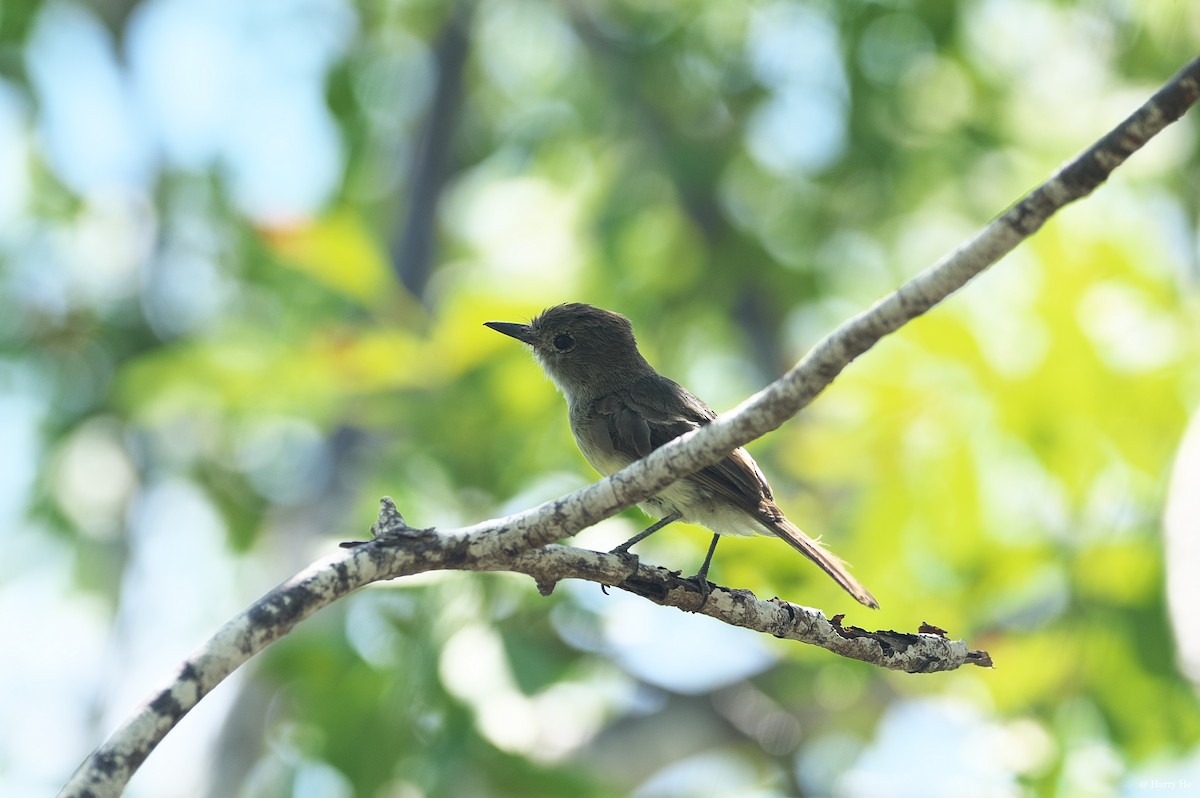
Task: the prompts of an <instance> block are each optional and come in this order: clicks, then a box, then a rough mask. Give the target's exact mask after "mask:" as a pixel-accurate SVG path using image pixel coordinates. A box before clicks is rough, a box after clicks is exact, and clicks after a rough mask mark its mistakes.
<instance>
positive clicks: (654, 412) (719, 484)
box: [593, 375, 772, 515]
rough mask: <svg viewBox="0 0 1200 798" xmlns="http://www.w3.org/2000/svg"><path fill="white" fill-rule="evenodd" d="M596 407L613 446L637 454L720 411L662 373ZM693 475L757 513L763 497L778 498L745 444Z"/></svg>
mask: <svg viewBox="0 0 1200 798" xmlns="http://www.w3.org/2000/svg"><path fill="white" fill-rule="evenodd" d="M593 410H594V412H596V413H597V414H598V415H599V416H600V418H601V419H602V421H603V424H602V426H603V427H604V429H605V432H606V433H607V435H608V438H609V439H610V440H611V442H612V446H613V449H614V450H615V451H617V452H620V453H621V454H622V455H624V456H627V457H629V459H631V460H636V459H640V458H642V457H645V456H646V455H648V454H649V453H650V452H652V451H653V450H655V449H657V448H658V447H660V446H662V445H663V444H664V443H666V442H667V441H670V440H673V439H675V438H678V437H679V436H680V435H682V434H684V433H685V432H690V431H691V430H694V429H697V428H698V427H702V426H704V425H705V424H707V423H709V422H710V421H712V420H713V419H714V418H716V413H714V412H713V411H712V409H711V408H709V406H708V405H706V404H704V402H702V401H701V400H700V399H698V398H697V397H695V396H694V395H692V394H691V393H690V392H688V390H687V389H686V388H684V387H683V386H681V385H679V384H678V383H676V382H673V381H672V380H669V379H667V378H666V377H662V376H659V375H654V376H652V377H645V378H643V379H641V380H639V381H637V382H635V383H634V384H633V385H632V386H630V387H629V389H628V390H627V391H619V392H616V393H613V394H610V395H609V396H606V397H604V398H603V399H601V400H599V401H597V402H596V403H595V404H594V405H593ZM691 479H693V480H695V481H696V482H699V483H700V484H701V485H704V486H705V487H707V488H709V489H710V490H712V491H714V492H715V493H717V494H718V495H721V496H724V497H725V498H727V499H729V500H730V501H732V502H734V503H735V504H737V505H738V506H740V507H742V508H744V509H745V510H746V511H747V512H749V513H751V514H754V515H757V514H758V513H760V512H761V508H762V504H763V499H766V500H767V501H768V502H770V501H771V498H772V497H771V487H770V486H769V485H768V484H767V480H766V478H765V477H764V476H763V474H762V472H761V471H760V470H759V468H758V465H757V464H756V463H755V462H754V460H753V458H751V457H750V455H749V454H748V453H747V452H746V450H745V449H742V448H738V449H735V450H734V451H733V452H732V453H730V454H729V455H728V456H727V457H725V458H724V459H722V460H721V461H720V462H718V463H716V464H715V465H711V466H708V467H706V468H702V469H700V470H699V471H697V472H696V473H694V474H692V475H691Z"/></svg>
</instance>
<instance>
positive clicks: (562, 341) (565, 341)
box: [554, 333, 575, 352]
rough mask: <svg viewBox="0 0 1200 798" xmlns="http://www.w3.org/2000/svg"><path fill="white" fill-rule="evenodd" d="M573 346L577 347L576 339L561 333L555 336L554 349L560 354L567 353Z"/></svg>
mask: <svg viewBox="0 0 1200 798" xmlns="http://www.w3.org/2000/svg"><path fill="white" fill-rule="evenodd" d="M573 346H575V339H574V338H572V337H571V336H569V335H567V334H566V333H559V334H558V335H556V336H554V348H555V349H557V350H558V351H559V352H566V351H567V350H568V349H570V348H571V347H573Z"/></svg>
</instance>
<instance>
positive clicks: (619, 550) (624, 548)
mask: <svg viewBox="0 0 1200 798" xmlns="http://www.w3.org/2000/svg"><path fill="white" fill-rule="evenodd" d="M681 517H682V516H681V515H680V514H679V513H671V514H670V515H668V516H666V517H665V518H660V519H658V520H657V521H655V522H654V523H653V524H651V525H650V526H648V527H646V528H645V529H643V530H642V531H641V532H638V533H637V534H636V535H634V536H633V537H631V538H630V539H629V540H627V541H625V542H624V543H622V544H621V545H620V546H617V547H616V548H615V549H613V550H612V551H610V552H609V554H625V553H626V552H628V551H629V549H630V547H631V546H633V545H634V544H635V543H641V542H642V541H643V540H645V539H646V538H648V537H650V536H651V535H653V534H654V533H655V532H657V531H658V530H660V529H662V528H663V527H664V526H666V525H667V524H671V523H674V522H675V521H678V520H679V519H680V518H681Z"/></svg>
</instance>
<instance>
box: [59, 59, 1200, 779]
mask: <svg viewBox="0 0 1200 798" xmlns="http://www.w3.org/2000/svg"><path fill="white" fill-rule="evenodd" d="M1197 98H1200V58H1197V59H1195V60H1193V61H1192V62H1190V63H1189V64H1188V65H1187V66H1186V67H1184V68H1183V69H1182V70H1181V71H1180V72H1179V73H1178V74H1177V75H1175V77H1173V78H1172V79H1171V80H1170V81H1169V82H1168V83H1167V84H1166V85H1165V86H1164V87H1163V88H1162V89H1161V90H1160V91H1159V92H1158V93H1156V94H1155V95H1154V96H1153V97H1152V98H1150V100H1148V101H1147V102H1146V103H1145V104H1144V105H1143V106H1142V107H1141V108H1139V109H1138V110H1137V111H1136V112H1135V113H1134V114H1133V115H1132V116H1130V117H1129V118H1128V119H1126V120H1125V121H1123V122H1122V123H1121V124H1120V125H1118V126H1117V127H1116V128H1114V129H1113V130H1112V131H1111V132H1110V133H1108V134H1107V135H1106V136H1104V137H1103V138H1102V139H1100V140H1099V141H1098V142H1096V144H1094V145H1093V146H1092V147H1090V148H1088V149H1087V150H1086V151H1085V152H1084V153H1083V154H1081V155H1080V156H1079V157H1077V158H1076V159H1074V160H1073V161H1071V162H1070V163H1068V164H1067V165H1066V166H1064V167H1063V168H1062V169H1060V170H1059V171H1058V173H1057V174H1055V175H1054V176H1053V177H1051V178H1050V179H1049V180H1047V181H1046V182H1045V183H1044V184H1042V185H1041V186H1039V187H1038V188H1037V189H1036V190H1034V191H1033V192H1031V193H1030V194H1029V195H1027V196H1026V197H1025V198H1023V199H1022V200H1021V201H1020V202H1018V203H1017V204H1015V205H1013V206H1012V207H1011V208H1010V209H1009V210H1008V211H1006V212H1005V213H1004V214H1002V215H1001V216H999V217H998V218H997V219H995V220H994V221H993V222H992V223H991V224H989V225H988V226H987V227H985V228H984V229H983V230H982V231H980V232H979V233H978V234H977V235H976V236H974V237H973V238H972V239H971V240H969V241H967V242H966V243H965V244H963V245H962V246H961V247H960V248H959V249H957V250H956V251H954V252H953V253H951V254H950V255H948V256H946V257H945V258H943V259H942V260H941V261H939V262H938V263H937V264H935V265H934V266H932V267H930V268H929V269H928V270H927V271H925V272H923V273H921V274H919V275H917V276H916V277H914V278H913V279H912V280H910V281H908V282H907V283H905V284H904V285H902V286H901V287H900V288H899V289H898V290H897V291H895V292H894V293H892V294H889V295H888V296H886V297H884V298H883V299H882V300H880V301H879V302H878V303H876V304H875V305H874V306H873V307H871V308H870V309H868V310H866V311H864V312H863V313H861V314H859V315H858V316H855V317H854V318H852V319H850V320H849V321H847V322H845V323H844V324H842V325H841V326H840V327H838V328H837V329H836V330H834V331H833V333H831V334H830V335H829V336H827V337H826V338H825V339H823V340H822V341H821V342H820V343H818V344H817V346H815V347H814V348H813V349H812V351H810V352H809V353H808V354H807V355H806V356H805V357H804V359H803V360H801V361H800V362H799V363H798V364H796V366H795V367H794V368H793V369H791V370H790V371H789V372H788V373H787V374H785V375H784V376H783V377H781V378H780V379H778V380H776V381H775V382H773V383H771V384H770V385H768V386H767V387H766V388H764V389H763V390H762V391H760V392H758V393H757V394H755V395H754V396H752V397H751V398H750V399H748V400H746V401H745V402H743V403H742V404H741V405H740V406H738V407H737V408H735V409H734V410H733V411H731V412H729V413H727V414H724V415H722V416H720V417H719V418H718V419H716V420H715V421H714V422H712V423H711V424H709V425H707V426H706V427H704V428H702V429H700V430H697V431H695V432H692V433H689V434H687V435H684V436H682V437H681V438H679V439H677V440H675V441H672V442H671V443H669V444H667V445H665V446H663V447H662V448H660V449H658V450H656V451H654V452H652V453H651V454H650V455H649V456H648V457H646V458H645V459H643V460H640V461H638V462H636V463H634V464H633V465H631V466H629V467H628V468H626V469H624V470H622V471H619V472H617V473H616V474H613V475H612V476H611V477H608V478H606V479H603V480H601V481H599V482H597V483H595V484H593V485H589V486H588V487H586V488H583V489H581V490H579V491H576V492H574V493H571V494H569V495H567V496H564V497H562V498H559V499H556V500H554V501H551V502H547V503H545V504H543V505H541V506H539V507H535V508H533V509H532V510H528V511H526V512H523V513H518V514H516V515H513V516H509V517H506V518H501V519H495V520H492V521H487V522H484V523H481V524H477V525H475V526H473V527H469V528H466V529H461V530H454V531H451V532H448V533H444V534H434V533H432V532H430V531H428V530H413V529H409V528H408V527H407V525H405V524H404V523H403V519H402V518H400V517H399V514H398V513H396V512H395V508H394V507H390V506H388V505H390V502H389V503H388V505H385V508H384V512H383V513H381V516H380V523H379V524H378V525H377V538H376V540H374V541H371V542H368V543H365V544H362V545H360V546H356V547H354V548H353V549H352V550H350V551H347V552H342V553H340V554H339V555H338V556H335V557H332V558H330V559H327V560H324V561H322V562H319V563H317V564H315V565H313V566H312V567H310V568H309V569H308V570H306V571H304V572H303V573H301V574H299V575H298V576H296V577H295V578H293V579H291V580H289V581H288V582H286V583H284V584H282V585H280V586H279V587H277V588H275V589H274V590H272V591H271V592H270V593H268V594H267V595H266V596H264V597H263V598H262V599H260V600H259V601H257V602H255V604H254V605H252V606H251V607H250V608H248V609H247V610H245V611H244V612H242V613H241V614H240V615H238V616H237V617H236V618H234V619H233V620H232V621H230V622H229V623H228V624H226V625H225V626H224V627H223V628H222V629H221V630H220V631H219V632H218V633H217V635H216V636H214V637H213V639H212V640H210V641H209V642H208V643H207V644H205V645H204V646H203V647H202V648H200V649H199V650H197V651H196V652H195V653H194V654H193V655H192V656H191V657H189V658H188V660H187V661H186V662H185V663H184V664H183V665H182V666H181V667H180V669H179V670H178V672H177V673H176V674H174V675H173V676H172V678H171V679H170V680H169V681H168V683H167V684H166V685H164V686H163V687H162V688H161V689H160V690H158V691H156V692H155V693H154V694H152V695H151V696H150V698H149V699H148V700H147V702H146V703H145V704H143V705H142V706H141V707H139V708H137V709H136V710H135V712H134V714H133V716H132V717H131V718H129V719H128V720H127V721H126V722H125V723H124V724H123V725H122V726H121V727H120V728H119V729H117V731H116V732H114V733H113V735H112V736H111V737H110V738H109V740H108V741H107V742H105V743H104V744H103V745H102V746H101V747H100V748H99V749H97V750H96V751H95V752H94V753H93V754H92V755H91V756H90V757H88V759H87V760H86V761H85V762H84V763H83V764H82V765H81V766H80V768H79V770H78V771H76V773H75V775H74V776H73V777H72V778H71V780H70V781H69V782H68V783H67V784H66V785H65V786H64V788H63V790H62V792H61V793H60V795H61V796H81V797H82V796H95V797H96V798H100V796H115V795H119V794H120V793H121V791H122V790H123V788H124V786H125V784H126V783H127V782H128V780H129V778H130V776H132V775H133V773H134V772H135V771H136V770H137V768H138V766H140V764H141V763H142V761H143V760H145V758H146V756H147V755H149V753H150V751H152V750H153V749H154V747H155V745H157V744H158V742H159V741H161V740H162V738H163V737H164V736H166V734H167V732H168V731H170V729H171V728H173V727H174V725H175V723H177V722H178V721H179V719H180V718H181V717H182V716H183V715H184V714H185V713H187V712H188V710H190V709H191V707H192V706H194V705H195V704H196V703H197V702H198V701H199V700H200V699H201V698H203V697H204V695H205V694H207V693H208V691H210V690H211V689H212V688H213V687H214V686H215V685H216V684H218V683H219V682H220V681H221V680H222V679H224V678H225V677H226V676H228V675H229V674H230V673H231V672H232V671H233V670H234V669H236V668H237V667H238V666H239V665H241V664H242V663H243V662H245V661H246V660H247V659H249V658H250V657H251V656H253V655H254V654H256V653H257V652H258V651H261V650H262V649H263V648H265V647H266V646H267V645H269V644H270V643H271V642H273V641H275V640H277V639H278V638H279V637H281V636H283V635H285V634H287V632H288V631H289V630H290V629H291V628H292V627H294V626H295V625H296V624H297V623H299V622H300V621H301V620H303V619H304V618H306V617H308V616H309V615H311V614H312V613H313V612H315V611H316V610H318V609H320V608H321V607H324V606H326V605H328V604H330V603H332V602H333V601H336V600H337V599H339V598H341V597H342V596H344V595H346V594H347V593H349V592H351V591H352V590H355V589H357V588H358V587H361V586H363V585H366V584H369V583H371V582H374V581H379V580H383V579H393V578H396V577H400V576H405V575H409V574H413V573H418V572H421V571H428V570H437V569H463V570H487V571H496V570H513V571H520V572H522V573H527V574H529V575H531V576H533V577H534V579H536V580H537V582H538V585H539V588H540V589H541V590H543V592H545V591H548V590H549V589H551V588H552V587H553V585H554V584H555V583H556V582H557V581H559V580H560V579H564V578H580V579H590V580H592V581H598V582H602V583H605V584H612V585H617V586H619V587H620V588H621V589H623V590H628V591H630V592H633V593H636V594H638V595H641V596H644V597H646V598H648V599H650V600H652V601H655V602H657V603H659V604H664V605H667V606H676V607H679V608H680V609H684V610H688V611H693V612H695V611H701V612H703V613H705V614H707V615H710V616H712V617H714V618H720V619H721V620H725V621H727V622H728V623H732V624H735V625H738V626H745V627H747V628H750V629H757V630H759V631H763V632H768V633H770V634H774V635H777V636H780V637H785V638H790V639H796V640H802V641H804V642H809V643H813V644H814V645H819V646H822V647H823V648H826V649H828V650H830V651H833V652H835V653H837V654H841V655H843V656H848V657H853V658H855V659H861V660H863V661H866V662H873V663H875V664H878V665H881V666H883V667H889V668H896V669H899V670H905V671H910V672H929V671H937V670H948V669H951V668H955V667H959V666H961V665H963V664H967V663H971V664H976V665H987V664H990V661H989V660H988V659H987V655H986V653H984V652H979V651H970V650H969V649H967V647H966V644H965V643H962V642H961V641H952V640H948V639H946V638H945V637H944V636H943V635H941V634H940V633H939V632H940V630H933V631H922V632H918V633H916V634H908V633H898V632H882V631H880V632H868V631H866V630H863V629H858V628H856V627H843V626H842V625H841V623H840V618H839V616H835V617H834V618H833V619H832V620H827V619H826V618H825V617H824V615H823V614H821V613H820V612H817V611H815V610H810V609H806V608H803V607H798V606H796V605H792V604H789V603H787V602H784V601H781V600H779V599H772V600H770V601H761V600H759V599H757V598H755V597H754V596H753V595H752V594H750V593H748V592H747V591H741V590H730V589H727V588H716V589H714V590H713V592H712V595H711V596H710V597H709V599H708V602H707V603H703V602H702V597H701V596H700V595H699V593H698V592H697V590H696V587H695V586H694V585H692V584H691V583H688V582H686V581H685V580H681V579H678V577H676V576H674V575H673V574H671V573H669V572H666V571H662V569H657V568H651V567H646V566H642V565H640V564H639V563H637V561H636V559H635V558H629V557H619V556H615V555H604V554H599V553H596V552H587V551H584V550H580V549H572V548H568V547H562V546H550V545H549V544H551V543H553V542H554V541H556V540H559V539H561V538H564V537H568V536H570V535H572V534H574V533H576V532H578V531H579V530H581V529H583V528H585V527H587V526H590V525H592V524H594V523H596V522H597V521H600V520H602V519H604V518H606V517H609V516H611V515H614V514H616V513H617V512H620V511H621V510H623V509H624V508H626V507H629V506H631V505H633V504H635V503H637V502H639V501H642V500H644V499H646V498H649V497H650V496H653V495H654V494H656V493H658V492H659V491H661V490H662V489H663V488H665V487H667V486H668V485H670V484H671V483H673V482H675V481H676V480H678V479H681V478H682V477H685V476H687V475H688V474H691V473H693V472H694V471H696V470H698V469H700V468H703V467H705V466H707V465H711V464H712V463H715V462H717V461H718V460H720V459H721V458H722V457H724V456H726V455H727V454H728V453H729V452H730V451H732V450H733V449H734V448H736V447H738V446H742V445H744V444H746V443H749V442H750V441H752V440H754V439H755V438H757V437H760V436H761V435H764V434H765V433H767V432H770V431H771V430H773V429H775V428H777V427H779V426H780V425H781V424H783V423H784V422H785V421H787V420H788V419H789V418H791V417H792V416H794V415H795V414H796V413H797V412H799V411H800V410H801V409H802V408H803V407H805V406H806V405H807V404H808V403H809V402H811V401H812V400H813V398H815V397H816V396H817V394H819V393H820V392H821V391H822V390H824V389H825V387H827V386H828V385H829V384H830V383H831V382H832V381H833V380H834V379H835V378H836V377H837V376H838V374H840V373H841V372H842V370H843V369H845V368H846V366H848V365H849V364H850V363H851V362H852V361H853V360H854V359H855V358H857V357H858V356H859V355H861V354H862V353H864V352H865V351H867V350H868V349H869V348H870V347H872V346H873V345H874V344H875V343H876V342H878V341H879V340H880V339H881V338H882V337H883V336H885V335H887V334H888V333H891V332H894V331H896V330H897V329H899V328H900V327H901V326H903V325H904V324H905V323H907V322H908V321H910V320H911V319H913V318H915V317H917V316H919V315H921V314H922V313H924V312H926V311H927V310H929V309H930V308H932V307H933V306H934V305H936V304H937V303H938V302H941V301H942V300H943V299H945V298H946V297H947V296H949V295H950V294H951V293H953V292H954V291H957V290H958V289H959V288H961V287H962V286H964V285H965V284H966V283H967V282H968V281H970V280H971V279H972V278H973V277H975V276H976V275H978V274H979V273H980V272H982V271H983V270H984V269H986V268H987V267H988V266H990V265H991V264H993V263H995V262H996V261H997V260H999V259H1000V258H1001V257H1003V256H1004V255H1005V254H1007V253H1008V252H1009V251H1011V250H1012V249H1013V248H1014V247H1015V246H1017V244H1019V243H1020V242H1021V241H1022V240H1024V239H1025V238H1027V237H1029V236H1030V235H1032V234H1033V233H1034V232H1036V231H1037V230H1038V229H1039V228H1040V227H1041V226H1042V225H1043V224H1044V223H1045V222H1046V220H1047V219H1049V218H1050V216H1051V215H1053V214H1054V213H1055V212H1056V211H1057V210H1059V209H1060V208H1062V207H1063V206H1064V205H1066V204H1068V203H1070V202H1072V201H1074V200H1076V199H1079V198H1081V197H1083V196H1086V195H1087V194H1089V193H1090V192H1091V191H1093V190H1094V189H1096V188H1097V187H1098V186H1099V185H1100V184H1102V183H1103V182H1104V181H1105V180H1106V179H1107V178H1108V176H1109V174H1111V173H1112V171H1113V169H1115V168H1116V167H1117V166H1119V165H1120V164H1121V163H1123V162H1124V161H1125V160H1126V159H1127V158H1128V157H1129V156H1130V155H1131V154H1132V153H1133V152H1135V151H1136V150H1137V149H1139V148H1140V147H1141V146H1142V145H1143V144H1145V143H1146V141H1148V140H1149V139H1150V138H1151V137H1153V136H1154V135H1156V134H1157V133H1158V132H1160V131H1161V130H1162V129H1163V128H1165V127H1166V126H1167V125H1169V124H1170V123H1171V122H1174V121H1175V120H1176V119H1178V118H1179V117H1180V116H1181V115H1182V114H1183V113H1184V111H1186V110H1187V109H1188V108H1189V107H1190V106H1191V105H1193V104H1194V103H1195V102H1196V100H1197Z"/></svg>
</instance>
